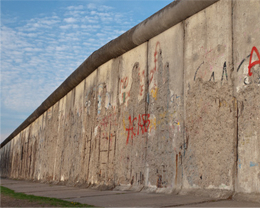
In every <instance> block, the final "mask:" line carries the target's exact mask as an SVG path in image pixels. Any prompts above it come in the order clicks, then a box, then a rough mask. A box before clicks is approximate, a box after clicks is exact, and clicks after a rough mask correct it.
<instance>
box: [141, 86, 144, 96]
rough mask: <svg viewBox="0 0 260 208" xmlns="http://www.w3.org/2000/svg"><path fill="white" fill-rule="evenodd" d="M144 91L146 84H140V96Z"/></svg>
mask: <svg viewBox="0 0 260 208" xmlns="http://www.w3.org/2000/svg"><path fill="white" fill-rule="evenodd" d="M143 91H144V85H140V96H142V95H143Z"/></svg>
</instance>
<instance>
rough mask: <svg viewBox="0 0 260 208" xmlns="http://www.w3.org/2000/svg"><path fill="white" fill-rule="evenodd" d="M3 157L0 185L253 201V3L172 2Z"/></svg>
mask: <svg viewBox="0 0 260 208" xmlns="http://www.w3.org/2000/svg"><path fill="white" fill-rule="evenodd" d="M0 154H1V161H0V164H1V169H0V171H1V176H2V177H8V178H15V179H26V180H35V181H43V182H53V183H60V184H66V185H81V186H85V187H92V186H95V187H100V188H102V189H104V188H114V189H121V190H142V191H150V192H158V193H162V192H164V193H181V194H185V193H192V192H194V193H195V192H196V194H201V195H205V196H211V197H216V198H228V197H230V196H233V197H237V198H246V199H250V200H255V201H260V1H259V0H250V1H242V0H241V1H239V0H207V1H205V0H201V1H200V0H197V1H190V0H176V1H174V2H172V3H171V4H169V5H168V6H166V7H165V8H163V9H162V10H160V11H159V12H157V13H156V14H154V15H152V16H151V17H149V18H148V19H146V20H145V21H143V22H142V23H140V24H139V25H137V26H135V27H134V28H132V29H130V30H129V31H127V32H126V33H124V34H123V35H121V36H120V37H118V38H116V39H115V40H112V41H111V42H109V43H108V44H106V45H105V46H103V47H102V48H100V49H99V50H98V51H95V52H94V53H93V54H92V55H91V56H90V57H88V58H87V59H86V60H85V61H84V62H83V63H82V64H81V66H79V68H77V69H76V70H75V71H74V72H73V73H72V74H71V75H70V76H69V77H68V78H67V79H66V80H65V81H64V82H63V83H62V84H61V86H60V87H59V88H57V90H55V91H54V92H53V93H52V94H51V95H50V96H49V97H48V98H47V99H46V100H45V101H44V102H43V103H42V105H41V106H39V107H38V108H37V109H36V110H35V111H34V112H33V113H32V114H31V116H29V117H28V118H27V119H26V120H25V121H24V122H23V123H22V124H21V125H20V126H19V127H18V128H17V129H16V130H15V131H14V132H13V133H12V134H11V135H10V136H9V137H8V138H7V139H6V140H5V141H4V142H3V143H2V144H1V150H0Z"/></svg>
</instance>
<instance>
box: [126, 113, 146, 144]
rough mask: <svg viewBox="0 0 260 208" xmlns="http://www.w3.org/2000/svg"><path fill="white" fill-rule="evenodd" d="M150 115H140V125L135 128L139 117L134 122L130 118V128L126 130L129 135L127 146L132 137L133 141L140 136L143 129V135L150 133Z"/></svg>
mask: <svg viewBox="0 0 260 208" xmlns="http://www.w3.org/2000/svg"><path fill="white" fill-rule="evenodd" d="M149 117H150V114H142V116H141V115H139V117H138V125H137V127H135V125H134V122H135V121H136V120H137V117H134V119H133V120H132V118H131V116H129V118H128V119H129V126H128V128H126V131H127V132H128V134H127V140H126V144H128V142H129V138H130V136H131V139H133V137H134V136H136V135H139V130H140V128H141V133H142V134H144V133H145V132H148V128H149V125H150V120H149Z"/></svg>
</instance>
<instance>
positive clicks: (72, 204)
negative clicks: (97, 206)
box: [0, 186, 94, 207]
mask: <svg viewBox="0 0 260 208" xmlns="http://www.w3.org/2000/svg"><path fill="white" fill-rule="evenodd" d="M0 187H1V194H4V195H7V196H10V197H13V198H15V199H23V200H29V201H30V202H37V203H40V204H47V205H51V206H54V207H57V206H58V207H94V206H92V205H87V204H81V203H78V202H69V201H64V200H61V199H56V198H49V197H42V196H34V195H27V194H24V193H17V192H15V191H13V190H11V189H9V188H6V187H4V186H0Z"/></svg>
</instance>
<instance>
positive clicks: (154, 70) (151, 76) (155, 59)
mask: <svg viewBox="0 0 260 208" xmlns="http://www.w3.org/2000/svg"><path fill="white" fill-rule="evenodd" d="M157 47H159V49H160V42H159V41H158V42H157V43H156V46H155V51H154V55H153V56H154V68H153V69H152V70H151V72H150V83H151V82H152V80H153V75H154V73H155V72H156V62H157V61H158V60H157V53H158V49H157Z"/></svg>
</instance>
